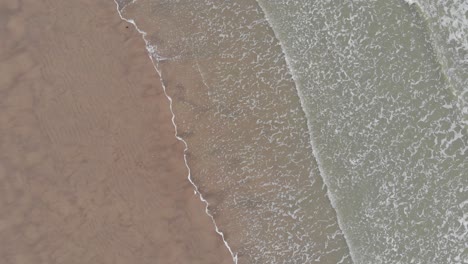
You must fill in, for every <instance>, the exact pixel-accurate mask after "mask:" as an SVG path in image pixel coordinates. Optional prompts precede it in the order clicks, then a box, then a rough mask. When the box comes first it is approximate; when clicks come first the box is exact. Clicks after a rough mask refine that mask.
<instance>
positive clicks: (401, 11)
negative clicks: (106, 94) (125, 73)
mask: <svg viewBox="0 0 468 264" xmlns="http://www.w3.org/2000/svg"><path fill="white" fill-rule="evenodd" d="M117 3H118V6H119V8H118V9H119V13H120V15H121V16H122V17H123V18H124V19H126V20H127V21H129V22H131V23H134V25H135V26H136V27H137V28H138V29H139V30H140V32H141V33H142V34H143V36H144V38H145V40H146V44H147V46H146V48H147V49H148V52H149V54H150V56H151V58H152V60H153V63H154V65H155V69H156V71H157V73H158V74H159V76H160V78H161V82H162V84H163V86H164V88H165V92H166V94H167V96H168V97H169V98H170V101H171V103H172V104H171V110H172V112H173V114H174V120H173V121H174V124H175V126H176V130H177V136H178V137H179V138H180V139H181V140H183V141H184V142H185V144H186V146H187V150H186V161H187V165H188V167H189V168H190V180H191V181H192V183H193V184H194V188H195V190H196V191H197V192H199V193H200V194H201V195H202V199H203V200H206V202H207V204H208V211H207V213H208V214H209V215H210V216H212V217H213V220H214V224H215V227H214V228H216V230H217V231H218V232H219V234H220V235H222V237H223V239H224V241H225V242H226V246H227V247H228V248H229V250H230V252H231V253H232V256H233V261H234V262H238V263H365V264H367V263H369V264H379V263H382V264H387V263H424V264H425V263H468V236H467V235H468V222H467V220H468V174H467V172H466V171H467V168H466V164H467V163H468V158H467V150H468V135H467V127H466V124H467V115H468V110H467V103H466V102H467V101H468V100H467V99H466V97H467V94H468V93H467V87H468V83H467V72H468V67H467V61H468V60H467V58H468V57H467V56H468V55H467V54H468V45H467V42H466V39H468V36H466V32H467V25H468V23H466V22H467V17H466V14H467V13H466V12H467V5H466V3H464V2H463V1H458V0H454V1H448V0H447V1H446V0H440V1H437V0H430V1H425V2H423V1H421V3H417V4H414V3H412V2H405V1H402V0H391V1H384V0H372V1H360V0H358V1H346V0H340V1H306V0H271V1H267V0H258V2H257V1H255V0H239V1H223V0H200V1H188V0H134V1H130V0H117Z"/></svg>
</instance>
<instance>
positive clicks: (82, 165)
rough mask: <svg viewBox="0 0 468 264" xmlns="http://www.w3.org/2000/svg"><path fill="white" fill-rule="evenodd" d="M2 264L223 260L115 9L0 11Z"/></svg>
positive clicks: (59, 4) (167, 120) (149, 71)
mask: <svg viewBox="0 0 468 264" xmlns="http://www.w3.org/2000/svg"><path fill="white" fill-rule="evenodd" d="M0 21H1V24H0V25H1V26H0V245H1V246H0V263H4V264H10V263H24V264H26V263H35V264H38V263H49V264H51V263H69V264H71V263H117V264H118V263H140V264H144V263H171V264H177V263H203V264H209V263H213V264H214V263H216V264H220V263H232V258H231V256H230V255H229V252H228V250H227V248H226V247H225V246H224V244H223V241H222V239H221V237H220V236H219V235H218V234H216V233H215V230H214V225H213V223H212V221H211V219H210V218H209V217H208V216H207V215H206V214H205V204H203V203H202V202H201V201H200V200H199V198H198V196H196V195H194V191H193V187H192V185H191V184H190V182H189V181H188V180H187V173H188V172H187V168H186V167H185V164H184V161H183V149H184V146H183V144H182V143H181V142H179V141H177V140H176V138H175V137H174V127H173V125H172V123H171V116H172V115H171V112H170V110H169V103H168V101H167V98H166V97H165V95H164V93H163V90H162V87H161V86H160V81H159V77H158V76H157V74H156V72H155V71H154V69H153V66H152V65H151V61H150V60H149V58H148V56H147V54H146V52H145V49H144V42H143V40H142V39H141V36H140V35H139V34H138V33H137V32H136V31H135V29H134V28H133V27H132V25H130V24H128V23H126V22H124V21H122V20H121V19H120V18H119V17H118V14H117V12H116V6H115V4H114V2H113V1H92V0H85V1H61V0H40V1H37V0H23V1H15V0H4V1H1V2H0Z"/></svg>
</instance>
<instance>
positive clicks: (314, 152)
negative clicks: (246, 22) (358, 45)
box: [256, 0, 356, 263]
mask: <svg viewBox="0 0 468 264" xmlns="http://www.w3.org/2000/svg"><path fill="white" fill-rule="evenodd" d="M261 1H262V0H256V2H257V4H258V6H259V7H260V9H261V10H262V12H263V15H264V16H265V19H266V21H267V22H268V25H269V26H270V28H271V30H272V31H273V34H274V35H275V38H276V39H277V40H278V42H279V45H280V47H281V52H283V55H284V60H285V62H286V66H287V68H288V70H289V72H290V73H291V77H292V79H293V82H294V84H295V85H294V87H295V88H296V93H297V96H298V97H299V102H300V105H301V109H302V112H303V113H304V115H305V117H306V122H307V127H308V130H309V136H310V138H309V142H310V146H311V149H312V155H313V156H314V157H315V160H316V162H317V167H318V170H319V173H320V175H319V176H320V177H321V178H322V180H323V182H324V185H326V186H327V187H328V186H329V185H330V184H329V182H328V177H326V175H325V172H324V169H323V166H322V162H321V159H320V156H319V155H318V153H317V147H316V146H317V145H316V144H315V142H314V139H313V135H312V134H313V132H312V124H311V121H310V120H311V117H310V115H309V114H307V111H306V109H307V108H306V107H305V102H304V95H303V93H302V91H301V90H300V88H299V86H300V82H299V80H298V77H297V76H296V75H295V74H294V73H295V71H294V67H293V66H292V65H293V64H292V63H291V61H290V58H289V57H288V55H287V53H286V50H285V48H284V46H283V42H282V41H281V39H280V38H279V37H278V34H277V33H276V31H275V29H274V27H273V24H272V20H271V18H270V17H269V15H268V13H267V12H266V11H265V8H264V7H263V5H262V3H261ZM327 195H328V198H329V199H330V203H331V206H332V208H333V209H334V210H335V214H336V220H337V222H338V228H339V229H340V230H341V233H342V234H343V237H344V240H345V242H346V245H347V246H348V250H349V256H350V258H351V262H352V263H356V262H355V259H356V256H354V252H353V251H352V250H351V247H350V243H349V239H348V238H347V237H346V234H345V232H344V231H343V223H342V221H341V219H340V215H339V213H338V210H337V206H336V200H335V197H334V196H333V194H332V193H331V191H330V188H327ZM340 262H341V260H340Z"/></svg>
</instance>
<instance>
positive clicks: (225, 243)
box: [114, 0, 238, 264]
mask: <svg viewBox="0 0 468 264" xmlns="http://www.w3.org/2000/svg"><path fill="white" fill-rule="evenodd" d="M114 2H115V5H116V11H117V13H118V14H119V16H120V19H122V20H123V21H125V22H127V23H129V24H131V25H133V27H134V28H135V30H136V31H137V32H138V33H139V34H140V35H141V38H142V39H143V40H144V42H145V49H146V50H147V53H148V57H149V59H150V60H151V63H152V65H153V66H154V70H155V71H156V73H157V74H158V76H159V80H160V83H161V86H162V89H163V90H164V95H165V96H166V98H167V100H168V102H169V109H170V111H171V114H172V118H171V122H172V125H173V126H174V130H175V134H174V136H175V138H176V139H177V140H179V141H180V142H182V143H183V144H184V163H185V167H186V168H187V170H188V175H187V179H188V181H189V182H190V183H191V184H192V185H193V188H194V193H195V194H197V195H198V197H199V198H200V200H201V201H202V202H203V203H204V204H205V213H206V214H207V215H208V216H209V217H210V218H211V221H212V222H213V225H214V228H215V231H216V233H217V234H218V235H219V236H220V237H221V239H222V240H223V243H224V245H225V246H226V248H227V250H228V251H229V254H230V255H231V257H232V260H233V262H234V263H235V264H237V261H238V259H237V253H235V252H233V251H232V249H231V247H230V246H229V243H228V242H227V241H226V239H225V237H224V233H223V232H222V231H220V230H219V227H218V225H217V224H216V221H215V219H214V217H213V215H212V214H211V213H210V211H209V205H210V204H209V203H208V201H207V200H206V199H205V198H203V195H202V193H201V192H200V191H199V189H198V186H197V185H196V184H195V182H194V181H193V179H192V176H191V173H190V166H189V165H188V162H187V151H188V145H187V142H186V141H185V140H184V139H183V138H182V137H180V136H179V135H178V130H177V125H176V123H175V118H176V116H175V114H174V111H173V109H172V97H170V96H169V95H168V94H167V91H166V85H165V84H164V82H163V77H162V73H161V70H160V69H158V66H157V64H158V61H156V62H155V60H154V58H153V56H154V55H155V54H152V51H151V48H152V47H151V45H150V44H149V42H148V40H147V39H146V35H147V33H146V32H145V31H142V30H140V29H139V28H138V26H137V24H136V23H135V21H134V20H131V19H127V18H125V17H123V16H122V13H121V11H120V10H119V3H118V2H117V0H114ZM125 7H126V5H125V6H124V7H122V9H124V8H125ZM153 52H154V51H153ZM156 57H157V56H156Z"/></svg>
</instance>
